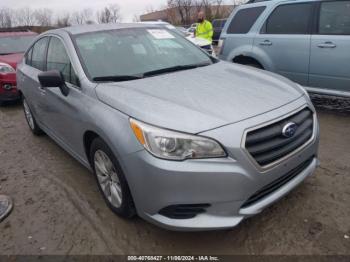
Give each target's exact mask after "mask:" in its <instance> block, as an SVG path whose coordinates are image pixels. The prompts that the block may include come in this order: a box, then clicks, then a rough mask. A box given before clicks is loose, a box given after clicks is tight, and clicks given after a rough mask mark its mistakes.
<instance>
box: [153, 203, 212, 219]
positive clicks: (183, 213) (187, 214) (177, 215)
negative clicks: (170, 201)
mask: <svg viewBox="0 0 350 262" xmlns="http://www.w3.org/2000/svg"><path fill="white" fill-rule="evenodd" d="M209 206H210V204H193V205H173V206H167V207H165V208H163V209H161V210H160V211H159V214H161V215H163V216H165V217H168V218H173V219H188V218H194V217H195V216H197V215H198V214H201V213H204V212H205V209H206V208H207V207H209Z"/></svg>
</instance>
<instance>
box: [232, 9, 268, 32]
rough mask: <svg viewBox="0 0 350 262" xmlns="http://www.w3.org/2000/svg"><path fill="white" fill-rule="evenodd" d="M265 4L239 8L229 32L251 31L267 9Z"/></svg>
mask: <svg viewBox="0 0 350 262" xmlns="http://www.w3.org/2000/svg"><path fill="white" fill-rule="evenodd" d="M265 8H266V7H265V6H259V7H253V8H245V9H242V10H239V11H238V12H237V13H236V15H235V16H234V17H233V19H232V21H231V23H230V25H229V27H228V29H227V33H228V34H246V33H248V32H249V31H250V29H251V28H252V26H253V25H254V23H255V22H256V20H257V19H258V18H259V16H260V15H261V13H262V12H263V11H264V10H265Z"/></svg>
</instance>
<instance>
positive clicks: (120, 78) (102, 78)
mask: <svg viewBox="0 0 350 262" xmlns="http://www.w3.org/2000/svg"><path fill="white" fill-rule="evenodd" d="M141 78H142V76H133V75H115V76H97V77H94V78H93V79H92V80H93V81H96V82H122V81H129V80H136V79H141Z"/></svg>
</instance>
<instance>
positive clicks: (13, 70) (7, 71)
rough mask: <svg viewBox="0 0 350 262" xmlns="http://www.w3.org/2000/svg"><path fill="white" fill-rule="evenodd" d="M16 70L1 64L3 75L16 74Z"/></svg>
mask: <svg viewBox="0 0 350 262" xmlns="http://www.w3.org/2000/svg"><path fill="white" fill-rule="evenodd" d="M15 72H16V70H15V69H13V67H12V66H10V65H8V64H4V63H0V73H2V74H8V73H15Z"/></svg>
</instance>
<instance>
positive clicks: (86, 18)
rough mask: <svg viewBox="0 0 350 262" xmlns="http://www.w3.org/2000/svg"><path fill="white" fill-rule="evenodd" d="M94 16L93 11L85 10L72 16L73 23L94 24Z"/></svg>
mask: <svg viewBox="0 0 350 262" xmlns="http://www.w3.org/2000/svg"><path fill="white" fill-rule="evenodd" d="M92 15H93V12H92V10H91V9H90V8H85V9H83V10H81V11H77V12H74V13H73V14H72V22H73V23H75V24H78V25H81V24H87V22H92Z"/></svg>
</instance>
